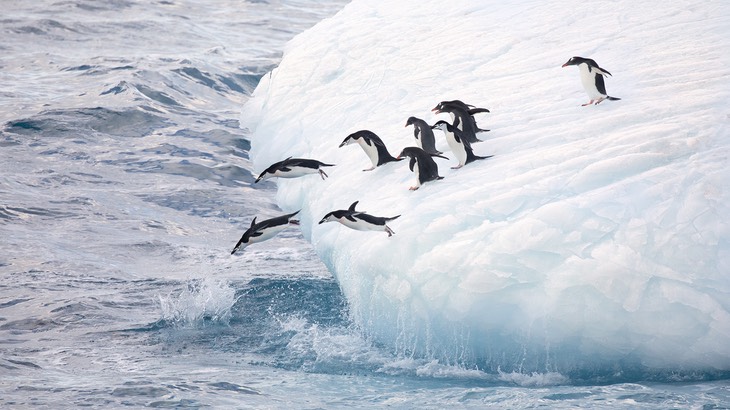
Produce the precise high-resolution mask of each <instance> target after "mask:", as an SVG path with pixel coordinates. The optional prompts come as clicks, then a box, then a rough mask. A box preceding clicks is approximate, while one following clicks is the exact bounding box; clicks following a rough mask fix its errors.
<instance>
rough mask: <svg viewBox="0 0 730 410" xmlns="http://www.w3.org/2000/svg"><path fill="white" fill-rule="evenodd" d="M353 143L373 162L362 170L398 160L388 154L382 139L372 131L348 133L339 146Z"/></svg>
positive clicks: (370, 169) (372, 168) (369, 169)
mask: <svg viewBox="0 0 730 410" xmlns="http://www.w3.org/2000/svg"><path fill="white" fill-rule="evenodd" d="M354 143H358V144H360V147H362V150H363V151H365V154H367V156H368V158H370V162H372V163H373V166H372V167H371V168H368V169H363V171H372V170H374V169H375V167H379V166H381V165H383V164H387V163H388V162H393V161H400V160H399V159H397V158H394V157H393V156H392V155H390V152H388V149H387V148H386V147H385V143H384V142H383V140H381V139H380V137H378V136H377V135H376V134H375V133H374V132H372V131H368V130H360V131H357V132H354V133H352V134H350V135H348V136H347V137H345V139H344V140H343V141H342V143H341V144H340V148H342V147H344V146H345V145H350V144H354Z"/></svg>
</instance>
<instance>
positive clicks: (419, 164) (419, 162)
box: [398, 147, 448, 191]
mask: <svg viewBox="0 0 730 410" xmlns="http://www.w3.org/2000/svg"><path fill="white" fill-rule="evenodd" d="M405 157H409V158H410V159H411V160H410V162H409V163H408V167H409V168H410V169H411V171H413V173H414V174H416V185H415V186H412V187H410V188H409V189H410V190H411V191H415V190H417V189H418V188H420V187H421V185H422V184H424V183H426V182H429V181H435V180H437V179H444V177H442V176H439V167H438V165H436V161H434V160H433V158H432V157H439V158H444V159H448V158H446V157H444V156H442V155H434V154H429V153H428V152H426V151H424V150H422V149H421V148H418V147H406V148H403V151H401V153H400V155H398V158H400V159H404V158H405Z"/></svg>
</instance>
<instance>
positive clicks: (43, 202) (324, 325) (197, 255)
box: [0, 0, 730, 409]
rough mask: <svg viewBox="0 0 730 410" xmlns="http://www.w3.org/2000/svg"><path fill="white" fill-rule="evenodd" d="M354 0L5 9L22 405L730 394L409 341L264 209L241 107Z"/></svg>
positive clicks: (10, 366)
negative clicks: (353, 306) (573, 372)
mask: <svg viewBox="0 0 730 410" xmlns="http://www.w3.org/2000/svg"><path fill="white" fill-rule="evenodd" d="M345 3H346V2H345V1H344V0H328V1H318V0H269V1H253V0H252V1H232V0H221V1H215V2H208V1H203V0H158V1H136V0H36V1H28V2H4V3H3V5H2V12H1V13H0V35H1V36H2V37H1V39H2V41H0V406H1V407H3V408H29V407H40V408H54V409H55V408H80V407H92V408H117V407H131V408H139V407H163V408H201V407H207V408H277V409H278V408H344V407H350V408H352V407H355V408H359V407H370V408H384V407H391V408H461V407H479V408H484V407H494V408H536V407H539V408H704V409H717V408H730V387H729V386H728V384H729V383H728V382H727V381H708V382H696V381H694V382H687V383H683V382H677V383H656V382H652V383H649V382H647V383H623V384H614V385H586V384H585V383H581V384H580V385H576V384H573V383H571V382H570V380H566V379H565V378H562V377H561V376H560V375H554V374H545V375H541V374H531V375H517V374H510V375H497V376H495V375H488V374H485V373H483V372H481V371H479V370H477V369H468V368H463V367H460V366H458V365H454V364H449V363H439V362H437V361H432V360H427V359H424V358H419V357H413V356H403V354H396V353H394V352H390V351H388V349H387V348H385V347H383V346H379V345H378V344H377V343H376V342H374V341H371V340H368V339H367V338H366V337H364V336H362V333H361V332H360V331H359V330H358V329H357V327H356V326H355V325H353V324H352V322H351V321H350V320H349V316H348V310H347V302H346V301H345V299H344V298H343V296H342V294H341V292H340V290H339V287H338V284H337V282H336V281H335V280H334V278H333V276H332V275H331V274H330V272H328V271H327V269H326V268H325V267H324V265H322V264H321V262H320V261H319V259H318V257H317V255H316V253H315V252H314V251H313V250H312V248H311V246H310V245H309V243H307V242H306V241H305V240H304V239H303V238H302V236H301V234H300V233H299V232H298V231H297V230H295V229H289V230H287V231H285V232H284V233H282V234H280V235H279V236H277V239H276V241H269V242H267V243H262V244H258V245H256V246H255V247H250V248H248V249H246V251H245V252H244V253H243V254H241V255H240V256H239V255H236V256H231V255H230V251H231V249H232V247H233V245H235V243H236V241H237V240H238V238H239V237H240V235H241V234H242V233H243V231H244V230H245V228H246V227H247V226H248V224H249V223H250V220H251V219H252V218H253V217H254V216H257V215H258V216H259V217H260V218H263V217H271V216H275V215H278V214H280V213H281V211H280V210H279V209H278V208H277V207H276V205H275V203H274V193H275V188H276V186H275V184H274V183H272V182H265V183H260V184H255V185H254V184H253V180H254V175H253V172H254V171H253V170H252V167H251V164H250V162H249V160H248V151H249V148H250V143H249V140H248V136H247V130H246V129H242V128H241V127H240V125H239V122H238V119H239V117H240V112H241V106H242V105H243V104H244V103H245V102H246V100H247V98H248V96H249V95H250V93H251V92H252V91H253V89H254V88H255V87H256V84H257V83H258V81H259V79H260V78H261V77H262V76H263V75H266V73H268V72H269V71H270V70H271V69H272V68H273V67H275V66H276V64H277V63H278V62H279V60H280V58H281V55H282V50H283V49H284V46H285V44H286V42H287V41H288V40H289V39H290V38H292V37H293V36H294V35H296V34H297V33H299V32H302V31H303V30H306V29H307V28H308V27H310V26H312V25H314V24H315V23H316V22H318V21H320V20H321V19H323V18H326V17H328V16H331V15H333V14H334V13H336V12H337V11H338V10H339V9H340V8H341V7H343V6H344V4H345Z"/></svg>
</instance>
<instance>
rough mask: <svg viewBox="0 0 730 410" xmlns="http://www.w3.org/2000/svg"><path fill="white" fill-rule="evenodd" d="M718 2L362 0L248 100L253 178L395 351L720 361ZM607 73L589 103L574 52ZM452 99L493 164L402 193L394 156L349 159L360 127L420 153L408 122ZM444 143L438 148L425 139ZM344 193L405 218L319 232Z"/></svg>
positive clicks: (724, 269)
mask: <svg viewBox="0 0 730 410" xmlns="http://www.w3.org/2000/svg"><path fill="white" fill-rule="evenodd" d="M728 39H730V5H727V4H725V3H712V4H710V3H706V2H699V1H693V2H691V4H688V3H687V2H684V1H682V2H680V1H670V2H666V1H661V2H659V1H649V2H643V3H641V4H637V3H635V2H631V1H628V0H619V1H617V2H612V3H611V4H610V5H608V4H606V5H605V7H597V6H596V5H595V4H592V3H590V4H589V3H585V2H581V1H577V0H571V1H568V2H563V3H561V4H560V5H559V6H556V5H554V4H547V3H544V2H540V1H528V0H525V1H521V2H518V3H515V2H510V3H504V4H494V3H490V4H483V3H474V2H469V1H455V2H448V4H446V3H443V2H438V1H435V0H429V1H426V2H424V1H416V0H409V1H403V2H399V3H398V4H393V3H387V4H386V3H373V2H369V1H363V0H355V1H353V2H352V3H351V4H349V5H348V6H347V7H345V9H344V10H342V11H341V12H340V13H339V14H337V15H336V16H334V17H333V18H330V19H327V20H324V21H323V22H321V23H320V24H318V25H317V26H315V27H314V28H313V29H311V30H308V31H307V32H305V33H303V34H301V35H299V36H298V37H296V38H295V39H294V40H292V41H291V42H290V43H289V44H288V46H287V48H286V52H285V55H284V58H283V60H282V62H281V64H280V66H279V67H278V68H277V69H275V70H274V71H273V72H272V73H271V74H270V75H268V76H265V77H264V79H263V80H262V81H261V83H260V84H259V86H258V88H257V89H256V91H255V93H254V98H253V99H252V100H250V101H249V102H248V103H247V104H246V106H245V107H244V113H243V116H242V118H243V121H244V125H246V126H247V127H249V128H250V129H252V130H253V132H254V140H253V149H252V156H253V161H254V164H255V168H256V169H257V170H261V169H264V168H265V167H266V166H268V165H269V164H271V163H273V162H276V161H279V160H281V159H283V158H286V157H288V156H298V157H311V158H316V159H319V160H321V161H325V162H330V163H335V164H337V166H336V167H334V168H333V169H332V170H331V171H330V172H329V174H330V178H329V179H327V180H326V181H322V180H321V179H319V178H316V177H305V178H300V179H295V180H280V181H279V182H278V187H279V190H278V195H277V200H278V202H279V204H280V205H281V206H282V207H283V208H284V209H285V210H286V211H290V210H296V209H300V208H301V209H302V213H301V219H302V230H303V232H304V234H305V236H306V237H308V238H309V239H310V240H311V241H312V243H313V244H314V245H315V247H316V249H317V252H318V253H319V255H320V257H321V258H322V259H323V260H324V261H325V263H326V264H327V265H328V267H329V268H330V269H331V271H332V272H333V273H334V274H335V276H336V277H337V280H338V281H339V283H340V285H341V287H342V289H343V292H344V294H345V295H346V297H347V299H348V301H349V303H350V305H351V309H352V313H353V317H354V318H355V320H356V322H357V324H358V325H359V326H361V328H363V329H364V330H365V331H366V332H367V333H369V334H370V335H371V336H373V337H375V338H376V339H377V340H379V341H381V342H384V343H387V344H390V345H392V346H394V347H395V348H396V349H398V348H399V343H402V341H404V340H405V341H407V344H408V346H409V347H408V348H409V349H416V350H418V351H420V353H422V354H426V355H427V356H432V357H436V358H439V357H447V358H451V359H458V358H459V357H466V358H467V359H468V360H467V361H469V360H479V359H482V360H486V362H487V363H489V364H491V365H492V366H494V367H495V368H496V367H500V369H502V371H503V372H505V373H504V374H510V373H511V372H512V371H520V372H522V373H527V374H529V373H530V372H533V371H538V372H547V373H545V374H550V372H562V371H563V370H571V369H576V368H578V369H580V368H585V366H586V365H587V366H589V367H592V366H599V367H600V366H603V365H605V366H609V367H610V366H612V363H613V364H615V363H627V362H628V363H631V364H632V365H634V366H639V367H648V368H653V369H665V368H682V369H719V370H724V371H727V370H730V276H728V272H730V239H729V238H730V206H729V205H728V204H729V203H730V192H729V191H728V181H730V168H728V166H727V160H728V154H729V153H730V150H729V149H728V147H729V144H730V142H728V141H729V140H728V138H727V136H728V126H727V125H728V121H729V117H728V112H729V111H728V108H729V105H730V98H729V97H730V95H729V94H730V88H728V87H727V80H728V79H729V78H730V64H728V57H727V56H726V55H725V54H723V53H722V50H724V49H727V48H728V46H730V40H728ZM574 55H581V56H585V57H590V58H594V59H595V60H597V61H598V63H599V64H600V65H601V66H602V67H604V68H606V69H608V70H609V71H611V72H612V74H613V77H608V78H607V80H606V85H607V89H608V92H609V94H610V95H613V96H617V97H622V100H621V101H616V102H613V101H607V102H604V103H602V104H601V105H598V106H591V107H581V106H580V104H581V103H583V102H586V101H587V100H588V98H587V96H586V95H585V93H584V91H583V90H582V87H581V84H580V80H579V76H578V72H577V70H576V69H575V67H569V68H564V69H563V68H561V67H560V66H561V64H562V63H563V62H565V61H567V60H568V59H569V58H570V57H571V56H574ZM457 98H458V99H462V100H464V101H466V102H467V103H471V104H476V105H478V106H482V107H487V108H489V109H491V110H492V112H491V114H479V115H478V121H479V124H480V125H481V126H482V128H490V129H491V130H492V131H491V132H489V133H485V134H481V135H480V137H481V138H482V139H484V140H485V142H483V143H479V144H475V145H474V149H475V152H476V153H477V154H478V155H491V154H493V155H494V158H491V159H488V160H485V161H479V162H477V163H473V164H469V165H467V166H465V167H464V168H462V169H459V170H451V169H449V166H451V165H453V155H451V158H452V160H451V161H442V160H439V162H438V163H439V167H440V174H441V175H442V176H444V177H445V179H444V180H442V181H436V182H431V183H427V184H426V185H424V186H423V187H422V188H421V189H420V190H418V191H416V192H411V191H409V190H408V187H409V186H410V185H412V184H413V182H414V176H413V174H412V173H411V172H409V170H408V167H407V165H406V164H405V163H403V162H401V163H392V164H387V165H385V166H382V167H379V168H377V169H376V170H374V171H372V172H362V171H361V170H362V169H363V168H365V167H367V166H368V160H367V158H366V157H365V155H364V154H363V152H362V151H361V150H360V149H359V148H358V147H357V146H347V147H343V148H338V145H339V142H340V141H341V140H342V139H343V138H344V137H345V136H346V135H348V134H349V133H351V132H354V131H356V130H359V129H369V130H372V131H374V132H375V133H377V134H378V135H380V136H381V138H382V139H383V140H384V141H385V143H386V144H387V145H388V146H389V148H390V151H391V153H398V152H400V149H402V148H403V147H405V146H413V145H416V144H415V140H414V139H413V134H412V130H411V129H410V128H408V129H406V128H404V124H405V121H406V119H407V118H408V117H409V116H412V115H413V116H417V117H420V118H423V119H425V120H427V121H428V122H429V123H434V122H435V121H436V120H438V119H446V116H445V115H434V114H432V113H431V111H430V109H431V108H433V107H434V106H435V105H436V103H438V102H439V101H441V100H447V99H457ZM436 135H437V148H439V149H440V150H442V151H444V152H446V155H447V156H448V155H450V152H449V150H448V147H447V145H446V143H445V141H444V139H443V137H442V135H441V134H440V132H436ZM355 200H359V201H360V203H359V205H358V207H359V209H362V210H364V211H367V212H369V213H371V214H374V215H378V216H391V214H402V216H401V218H399V219H398V220H396V221H393V222H392V223H391V224H390V226H391V228H392V229H393V230H394V231H395V232H396V235H395V236H394V237H392V238H387V237H386V236H385V235H384V234H378V233H369V232H368V233H365V232H357V231H352V230H348V229H347V228H345V227H343V226H340V225H338V224H325V225H317V224H316V222H317V221H318V220H319V219H320V218H321V217H322V216H323V215H324V214H325V213H327V212H328V211H332V210H335V209H344V208H346V207H347V206H348V205H349V204H350V203H352V202H353V201H355Z"/></svg>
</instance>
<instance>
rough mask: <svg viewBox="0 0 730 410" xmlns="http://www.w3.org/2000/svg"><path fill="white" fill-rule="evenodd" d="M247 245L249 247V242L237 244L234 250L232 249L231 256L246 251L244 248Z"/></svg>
mask: <svg viewBox="0 0 730 410" xmlns="http://www.w3.org/2000/svg"><path fill="white" fill-rule="evenodd" d="M247 240H248V239H247ZM248 245H249V242H241V243H239V244H238V245H236V247H235V248H233V251H231V255H233V254H234V253H236V252H238V251H242V250H244V249H246V247H247V246H248Z"/></svg>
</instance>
